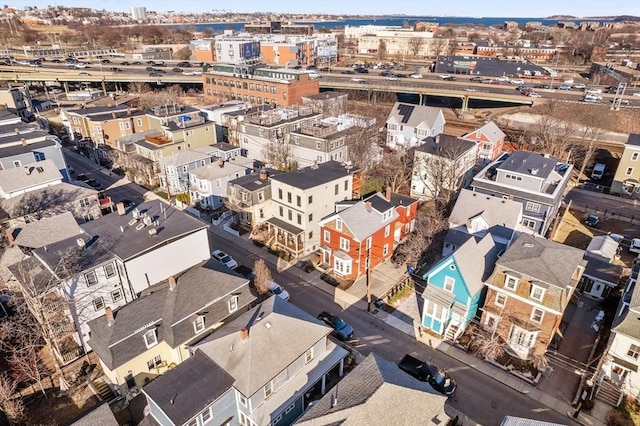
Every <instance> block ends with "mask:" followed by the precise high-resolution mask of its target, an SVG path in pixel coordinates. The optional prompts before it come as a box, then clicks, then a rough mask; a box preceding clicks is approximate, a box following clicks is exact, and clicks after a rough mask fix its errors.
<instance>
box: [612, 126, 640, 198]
mask: <svg viewBox="0 0 640 426" xmlns="http://www.w3.org/2000/svg"><path fill="white" fill-rule="evenodd" d="M611 193H612V194H619V195H626V196H630V197H633V198H636V197H638V196H639V195H640V134H638V133H632V134H630V135H629V138H628V139H627V142H626V143H625V144H624V151H623V152H622V156H621V157H620V163H618V168H617V169H616V174H615V176H614V177H613V182H612V183H611Z"/></svg>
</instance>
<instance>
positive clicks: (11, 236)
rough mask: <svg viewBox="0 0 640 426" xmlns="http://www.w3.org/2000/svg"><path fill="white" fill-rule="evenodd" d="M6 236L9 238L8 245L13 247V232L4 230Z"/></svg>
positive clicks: (7, 229)
mask: <svg viewBox="0 0 640 426" xmlns="http://www.w3.org/2000/svg"><path fill="white" fill-rule="evenodd" d="M4 235H5V237H6V238H7V244H8V245H9V247H13V232H12V231H11V229H9V228H5V229H4Z"/></svg>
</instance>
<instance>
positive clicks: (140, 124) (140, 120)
mask: <svg viewBox="0 0 640 426" xmlns="http://www.w3.org/2000/svg"><path fill="white" fill-rule="evenodd" d="M138 126H142V119H141V118H138Z"/></svg>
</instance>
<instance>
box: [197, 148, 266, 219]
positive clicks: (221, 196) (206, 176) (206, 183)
mask: <svg viewBox="0 0 640 426" xmlns="http://www.w3.org/2000/svg"><path fill="white" fill-rule="evenodd" d="M253 166H254V161H253V160H252V159H250V158H246V157H235V158H232V159H231V160H229V161H225V160H223V159H222V158H217V159H216V161H215V163H210V164H207V165H205V166H201V167H198V168H197V169H193V170H192V171H191V173H190V175H189V182H190V185H189V193H190V195H191V202H192V203H198V202H199V203H200V206H202V207H205V208H206V207H210V208H212V209H218V208H220V207H222V206H223V205H224V201H225V200H226V197H227V182H229V181H231V180H234V179H237V178H239V177H241V176H246V175H249V174H251V173H252V172H254V168H253Z"/></svg>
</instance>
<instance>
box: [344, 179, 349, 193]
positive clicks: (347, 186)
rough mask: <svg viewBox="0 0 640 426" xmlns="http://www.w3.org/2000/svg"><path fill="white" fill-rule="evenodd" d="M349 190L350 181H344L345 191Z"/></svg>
mask: <svg viewBox="0 0 640 426" xmlns="http://www.w3.org/2000/svg"><path fill="white" fill-rule="evenodd" d="M347 189H349V179H347V180H345V181H344V190H345V191H346V190H347Z"/></svg>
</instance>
